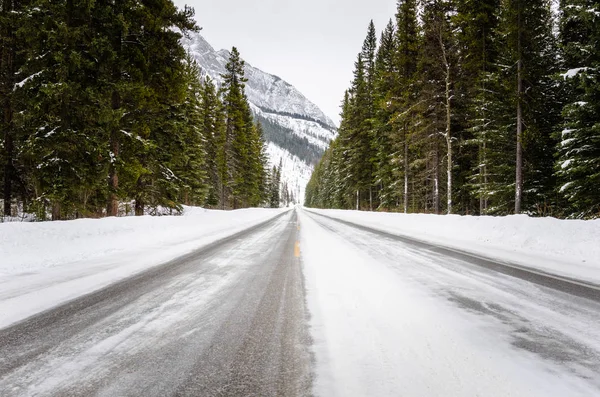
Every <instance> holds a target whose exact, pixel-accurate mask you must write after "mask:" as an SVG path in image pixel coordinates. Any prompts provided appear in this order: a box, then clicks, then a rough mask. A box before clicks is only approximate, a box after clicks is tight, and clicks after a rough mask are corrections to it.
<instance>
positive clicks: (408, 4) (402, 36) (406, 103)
mask: <svg viewBox="0 0 600 397" xmlns="http://www.w3.org/2000/svg"><path fill="white" fill-rule="evenodd" d="M397 9H398V10H397V13H396V25H397V30H396V40H397V60H396V67H397V69H398V84H397V85H396V87H395V89H394V92H393V95H394V98H395V99H396V100H395V104H394V108H395V109H394V110H395V115H394V117H393V123H394V124H393V125H394V128H395V129H396V130H397V131H398V132H399V134H398V139H397V140H396V141H395V142H394V144H395V148H396V153H398V156H397V159H398V160H397V161H398V163H399V165H400V167H398V168H397V172H396V174H397V178H401V179H403V189H402V190H403V192H402V196H403V210H404V212H405V213H406V212H408V210H409V197H410V196H409V193H410V192H409V185H410V183H409V180H410V176H411V169H410V168H409V166H410V164H411V163H413V162H412V161H411V154H412V153H411V150H410V147H411V146H412V145H411V139H412V135H413V134H415V133H416V129H417V126H418V124H419V122H418V121H417V118H416V115H415V114H416V110H417V109H416V108H417V106H416V105H418V103H417V100H416V98H417V88H416V84H415V83H416V81H415V78H416V76H415V74H416V72H417V62H418V56H419V44H420V32H419V26H418V23H417V2H416V1H415V0H399V1H398V7H397ZM418 166H419V165H418V163H417V164H413V169H416V168H417V167H418ZM414 194H415V193H414V192H413V196H414Z"/></svg>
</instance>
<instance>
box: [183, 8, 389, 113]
mask: <svg viewBox="0 0 600 397" xmlns="http://www.w3.org/2000/svg"><path fill="white" fill-rule="evenodd" d="M175 4H177V5H178V6H183V5H185V4H188V5H190V6H192V7H194V8H195V10H196V20H197V21H198V23H199V25H200V26H201V27H202V28H203V30H202V35H203V36H204V37H205V38H206V39H207V40H208V41H209V42H210V43H211V44H212V46H213V47H215V48H216V49H217V50H219V49H223V48H227V49H230V48H231V47H232V46H236V47H238V49H239V50H240V52H241V54H242V57H243V58H244V59H245V60H246V61H248V62H249V63H251V64H252V65H253V66H255V67H257V68H259V69H262V70H263V71H265V72H268V73H271V74H275V75H277V76H279V77H281V78H283V79H284V80H286V81H288V82H289V83H291V84H293V85H294V86H295V87H296V88H298V89H299V90H300V92H302V93H303V94H304V95H305V96H306V97H307V98H308V99H310V100H311V101H312V102H314V103H315V104H317V105H318V106H319V107H320V108H321V109H322V110H323V111H324V112H325V114H327V115H328V116H329V117H331V118H332V119H333V120H334V121H335V122H336V123H338V122H339V112H340V110H339V105H340V103H341V100H342V97H343V93H344V90H345V89H347V88H348V87H349V83H350V80H351V79H352V69H353V65H354V61H355V59H356V55H357V54H358V52H359V51H360V48H361V46H362V42H363V40H364V38H365V36H366V33H367V27H368V24H369V21H370V20H371V19H373V20H374V21H375V26H376V28H377V31H378V35H379V32H381V30H382V29H383V27H384V26H385V25H386V24H387V21H388V20H389V19H390V18H392V17H393V16H394V13H395V10H396V1H395V0H255V1H252V0H187V1H186V0H175Z"/></svg>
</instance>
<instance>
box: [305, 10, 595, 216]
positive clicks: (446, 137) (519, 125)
mask: <svg viewBox="0 0 600 397" xmlns="http://www.w3.org/2000/svg"><path fill="white" fill-rule="evenodd" d="M341 117H342V122H341V125H340V129H339V135H338V137H337V138H336V139H335V141H334V142H333V143H332V145H331V146H330V148H329V149H328V151H327V152H326V154H325V156H324V157H323V159H322V160H321V162H320V163H319V165H318V166H317V168H316V170H315V172H314V174H313V176H312V179H311V181H310V183H309V185H308V187H307V192H306V203H305V204H306V205H307V206H313V207H322V208H341V209H362V210H372V211H375V210H381V211H396V212H405V213H416V212H424V213H449V214H450V213H455V214H472V215H477V214H481V215H485V214H489V215H506V214H515V213H517V214H518V213H526V214H530V215H534V216H556V217H565V218H594V217H598V216H600V4H599V3H598V2H597V1H593V0H560V1H549V0H526V1H525V0H486V1H480V0H421V1H417V0H400V1H398V5H397V14H396V16H395V20H390V22H389V24H388V25H387V26H386V27H385V28H384V29H383V32H382V33H381V35H380V37H379V38H378V37H377V33H376V28H375V26H374V24H373V23H371V25H370V26H369V27H368V32H367V37H366V39H365V41H364V44H363V47H362V50H361V51H360V53H359V54H358V57H357V59H356V62H355V68H354V78H353V81H352V84H351V87H350V88H349V89H348V90H347V92H346V93H345V96H344V98H343V104H342V112H341Z"/></svg>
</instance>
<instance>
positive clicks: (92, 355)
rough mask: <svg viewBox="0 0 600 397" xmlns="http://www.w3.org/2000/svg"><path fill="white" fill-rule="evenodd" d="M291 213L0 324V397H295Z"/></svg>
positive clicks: (301, 347) (296, 302)
mask: <svg viewBox="0 0 600 397" xmlns="http://www.w3.org/2000/svg"><path fill="white" fill-rule="evenodd" d="M296 219H297V218H296V214H295V212H288V213H286V214H285V215H283V216H280V217H278V218H277V219H275V220H272V221H270V222H268V223H267V224H264V225H261V226H259V227H256V228H253V229H251V230H248V231H245V232H242V233H240V234H238V235H235V236H233V237H231V238H228V239H226V240H224V241H220V242H218V243H216V244H213V245H211V246H209V247H207V248H205V249H202V250H199V251H197V252H195V253H193V254H190V255H187V256H185V257H183V258H180V259H178V260H176V261H173V262H170V263H168V264H166V265H163V266H161V267H159V268H155V269H153V270H150V271H148V272H146V273H143V274H140V275H138V276H136V277H133V278H131V279H128V280H126V281H123V282H120V283H118V284H116V285H113V286H111V287H109V288H107V289H104V290H102V291H99V292H96V293H93V294H91V295H88V296H85V297H83V298H81V299H78V300H75V301H73V302H71V303H69V304H66V305H64V306H61V307H58V308H56V309H54V310H51V311H49V312H46V313H43V314H41V315H39V316H36V317H33V318H30V319H29V320H27V321H25V322H22V323H20V324H17V325H15V326H13V327H11V328H8V329H4V330H0V396H2V397H10V396H35V395H43V396H96V395H97V396H148V397H149V396H275V395H278V396H304V395H309V394H310V388H311V372H310V371H311V355H310V350H309V348H310V337H309V332H308V328H307V321H306V317H307V315H308V313H307V310H306V306H305V297H304V286H303V277H302V270H301V268H300V261H299V252H298V249H297V244H296V242H297V239H298V236H297V235H298V227H297V224H296Z"/></svg>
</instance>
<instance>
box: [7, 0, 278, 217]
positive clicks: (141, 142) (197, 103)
mask: <svg viewBox="0 0 600 397" xmlns="http://www.w3.org/2000/svg"><path fill="white" fill-rule="evenodd" d="M192 17H193V10H191V9H189V8H185V9H184V10H179V9H177V8H176V7H175V5H174V4H173V2H172V1H171V0H156V1H138V0H116V1H106V0H99V1H92V0H59V1H50V0H33V1H14V0H12V1H3V2H0V42H1V43H2V51H1V58H0V59H1V63H0V94H1V96H0V102H1V103H0V104H1V106H2V108H3V112H2V114H3V118H2V119H1V120H0V121H1V123H0V129H1V131H2V134H3V141H2V145H1V146H0V149H1V150H0V159H1V160H2V167H1V170H2V172H0V177H1V178H2V180H3V189H2V196H0V198H2V199H4V201H5V204H6V208H4V212H6V214H9V213H11V212H12V209H13V208H12V207H13V206H14V204H15V203H19V204H20V205H23V206H24V207H25V210H26V211H33V212H35V213H36V214H37V215H38V218H39V219H45V218H46V217H47V214H50V213H51V215H52V219H71V218H76V217H89V216H91V217H99V216H106V215H108V216H113V215H118V214H123V213H127V214H129V213H132V212H134V209H135V213H136V214H138V215H142V214H144V213H145V212H146V211H145V210H146V209H148V208H158V207H166V208H170V209H175V210H178V209H181V205H182V204H188V205H207V206H212V207H219V206H220V207H227V208H229V207H242V206H258V205H261V204H262V203H263V202H265V201H266V195H267V193H266V190H267V188H266V184H267V181H266V171H265V169H264V168H265V164H266V155H265V150H264V143H263V140H262V136H261V134H262V132H261V129H260V126H257V125H255V124H254V120H253V117H252V115H251V113H250V111H249V105H248V103H247V101H246V100H245V95H244V93H243V70H242V76H241V78H240V80H239V81H237V82H235V83H234V84H233V86H235V87H236V90H234V91H233V93H232V92H230V91H227V90H225V91H224V100H225V104H230V103H231V95H233V96H234V97H235V99H236V100H237V102H236V103H235V105H234V106H233V108H234V111H231V110H232V108H231V106H230V108H229V109H227V107H226V106H225V105H224V104H223V102H222V101H221V99H220V97H219V95H218V94H217V92H216V89H215V87H214V84H212V82H211V81H210V80H205V81H201V76H200V70H199V68H198V66H197V65H196V64H195V63H194V62H193V61H192V60H191V59H190V58H189V56H187V54H186V52H185V50H184V48H183V47H182V46H181V44H180V39H181V37H182V36H181V35H182V34H186V32H189V31H195V30H197V27H196V26H195V23H194V22H193V20H192ZM239 62H240V61H239V56H238V64H237V69H235V72H236V73H237V72H239V68H240V63H239ZM242 65H243V64H242ZM235 78H237V77H235ZM230 94H231V95H230ZM228 101H229V102H228ZM228 110H229V112H228ZM230 119H231V120H234V123H235V125H236V128H237V129H234V130H232V131H230V132H232V134H230V135H229V136H227V134H226V133H227V129H226V126H227V125H228V124H227V121H228V120H230ZM238 127H239V128H238ZM225 148H226V149H227V150H224V149H225ZM231 170H235V173H231V172H230V171H231ZM223 186H225V187H227V188H229V189H230V190H231V192H232V193H231V194H232V195H234V194H235V196H233V199H235V200H236V204H235V205H230V201H227V202H223V201H222V200H220V192H221V191H222V190H223V189H222V188H223ZM231 199H232V197H230V196H228V197H227V200H231ZM132 204H133V205H132Z"/></svg>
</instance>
